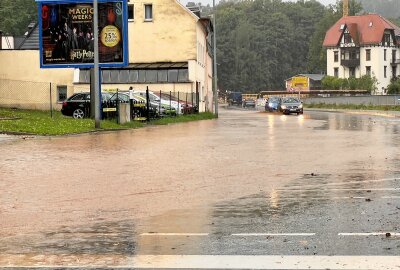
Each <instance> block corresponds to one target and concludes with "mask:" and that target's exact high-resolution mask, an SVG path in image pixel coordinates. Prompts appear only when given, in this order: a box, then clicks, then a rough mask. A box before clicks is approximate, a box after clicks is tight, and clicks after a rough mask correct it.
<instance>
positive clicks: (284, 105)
mask: <svg viewBox="0 0 400 270" xmlns="http://www.w3.org/2000/svg"><path fill="white" fill-rule="evenodd" d="M279 110H280V111H281V112H282V113H283V114H291V113H297V114H303V103H302V102H301V101H300V99H298V98H295V97H284V98H282V100H281V103H280V105H279Z"/></svg>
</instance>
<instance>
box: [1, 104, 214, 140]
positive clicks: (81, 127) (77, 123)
mask: <svg viewBox="0 0 400 270" xmlns="http://www.w3.org/2000/svg"><path fill="white" fill-rule="evenodd" d="M213 118H214V115H213V114H212V113H200V114H195V115H185V116H179V117H171V118H164V119H159V120H155V121H151V122H150V123H149V124H146V123H141V122H137V121H132V122H130V123H126V124H123V125H120V124H118V123H116V121H110V120H104V121H102V122H101V129H95V128H94V120H92V119H81V120H75V119H73V118H71V117H66V116H63V115H62V114H61V113H60V112H56V111H55V112H53V118H51V117H50V112H49V111H35V110H15V109H4V108H0V132H3V133H10V134H12V133H15V134H19V133H21V134H35V135H66V134H77V133H85V132H93V131H102V130H120V129H134V128H141V127H145V126H147V125H167V124H172V123H181V122H189V121H197V120H206V119H213Z"/></svg>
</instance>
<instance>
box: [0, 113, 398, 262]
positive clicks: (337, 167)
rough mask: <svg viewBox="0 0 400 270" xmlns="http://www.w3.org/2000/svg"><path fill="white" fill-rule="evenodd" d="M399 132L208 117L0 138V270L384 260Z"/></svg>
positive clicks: (321, 117)
mask: <svg viewBox="0 0 400 270" xmlns="http://www.w3.org/2000/svg"><path fill="white" fill-rule="evenodd" d="M399 134H400V118H391V117H382V116H369V115H358V114H345V113H327V112H313V111H306V112H305V114H304V115H301V116H297V115H288V116H284V115H280V114H271V113H264V112H257V111H252V110H241V109H224V108H222V109H221V112H220V118H219V119H218V120H210V121H202V122H196V123H188V124H179V125H170V126H165V127H150V128H146V129H141V130H133V131H122V132H108V133H99V134H86V135H78V136H65V137H50V138H43V137H38V138H29V139H25V140H22V139H15V138H14V139H13V138H12V137H9V136H3V137H0V149H1V151H2V155H1V156H0V179H1V180H0V266H4V265H23V266H26V265H28V266H37V265H42V264H45V262H48V258H49V257H51V256H56V257H57V256H91V257H95V258H100V260H102V259H104V261H110V260H111V261H118V260H119V259H120V258H121V257H126V256H134V255H328V256H338V255H352V256H354V255H363V256H364V255H384V256H398V255H399V254H400V222H399V220H400V139H399ZM1 138H3V139H1ZM22 257H23V258H24V259H21V258H22ZM21 260H22V261H21ZM58 263H59V264H60V263H61V264H63V262H58ZM64 263H65V264H67V263H68V262H64ZM111 265H112V263H111Z"/></svg>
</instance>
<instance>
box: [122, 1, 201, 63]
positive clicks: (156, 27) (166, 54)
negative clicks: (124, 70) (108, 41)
mask: <svg viewBox="0 0 400 270" xmlns="http://www.w3.org/2000/svg"><path fill="white" fill-rule="evenodd" d="M129 3H130V4H134V9H135V18H134V20H133V21H130V22H129V30H128V31H129V62H130V63H151V62H187V61H188V60H196V21H197V18H196V16H195V15H192V14H191V13H189V12H188V11H187V10H186V9H185V8H184V7H183V6H182V5H181V4H179V2H177V1H176V0H149V1H141V0H129ZM144 4H153V20H152V21H151V22H147V21H145V20H144Z"/></svg>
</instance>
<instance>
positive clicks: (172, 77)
mask: <svg viewBox="0 0 400 270" xmlns="http://www.w3.org/2000/svg"><path fill="white" fill-rule="evenodd" d="M168 82H178V70H177V69H170V70H168Z"/></svg>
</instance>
